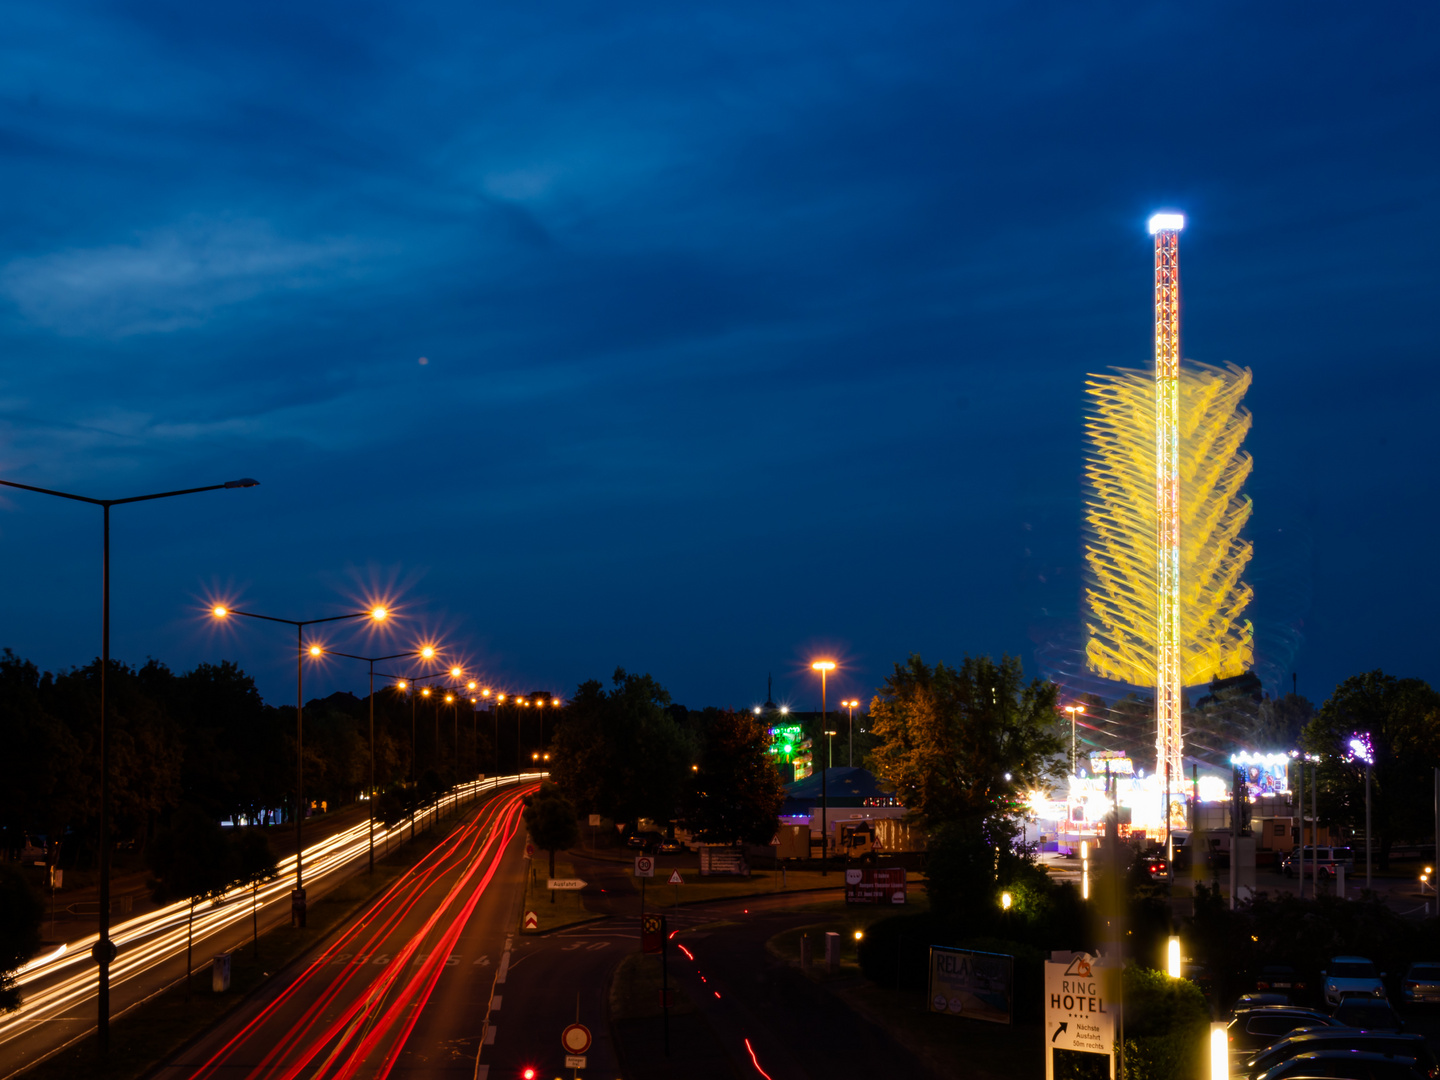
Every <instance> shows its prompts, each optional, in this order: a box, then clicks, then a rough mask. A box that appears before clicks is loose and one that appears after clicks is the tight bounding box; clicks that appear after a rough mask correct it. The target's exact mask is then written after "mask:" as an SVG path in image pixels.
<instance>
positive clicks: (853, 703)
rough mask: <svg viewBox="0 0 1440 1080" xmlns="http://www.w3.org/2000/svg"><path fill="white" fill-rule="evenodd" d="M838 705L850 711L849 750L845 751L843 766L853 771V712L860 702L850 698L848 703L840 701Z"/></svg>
mask: <svg viewBox="0 0 1440 1080" xmlns="http://www.w3.org/2000/svg"><path fill="white" fill-rule="evenodd" d="M840 704H841V705H843V706H844V707H845V708H846V709H848V710H849V711H850V749H849V750H848V751H846V755H845V764H846V765H848V766H850V768H852V769H853V768H854V767H855V710H856V709H858V708H859V707H860V702H859V700H858V699H854V698H852V699H851V700H850V701H842V702H840Z"/></svg>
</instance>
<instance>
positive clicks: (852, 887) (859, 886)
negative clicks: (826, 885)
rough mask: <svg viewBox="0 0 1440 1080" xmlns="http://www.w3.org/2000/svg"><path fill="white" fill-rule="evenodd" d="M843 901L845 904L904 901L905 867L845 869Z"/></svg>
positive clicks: (899, 902)
mask: <svg viewBox="0 0 1440 1080" xmlns="http://www.w3.org/2000/svg"><path fill="white" fill-rule="evenodd" d="M845 902H846V903H847V904H903V903H905V868H904V867H903V866H892V867H887V868H886V869H884V870H872V869H863V868H856V869H848V868H847V869H846V871H845Z"/></svg>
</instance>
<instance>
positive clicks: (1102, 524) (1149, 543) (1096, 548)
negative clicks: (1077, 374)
mask: <svg viewBox="0 0 1440 1080" xmlns="http://www.w3.org/2000/svg"><path fill="white" fill-rule="evenodd" d="M1251 379H1252V375H1251V372H1250V371H1249V369H1242V368H1239V367H1236V366H1235V365H1234V364H1227V365H1226V366H1224V367H1212V366H1209V365H1203V364H1194V363H1187V364H1186V365H1184V366H1182V367H1181V368H1180V374H1179V378H1178V386H1177V390H1178V393H1177V399H1178V400H1177V405H1178V409H1177V413H1178V436H1179V440H1178V441H1179V453H1178V472H1179V489H1180V490H1179V495H1180V497H1179V519H1180V520H1179V524H1180V539H1179V573H1178V581H1177V583H1176V587H1177V595H1178V601H1179V623H1180V628H1181V629H1180V637H1179V663H1180V680H1181V683H1182V684H1183V685H1186V686H1193V685H1195V684H1197V683H1203V682H1207V681H1209V680H1210V679H1212V678H1216V677H1220V678H1223V677H1226V676H1229V675H1238V674H1240V673H1241V672H1242V671H1245V670H1246V669H1247V668H1248V667H1249V666H1250V665H1251V663H1252V662H1253V659H1254V630H1253V627H1252V626H1251V624H1250V622H1249V621H1248V620H1246V619H1244V618H1243V614H1244V612H1245V609H1246V608H1247V607H1248V606H1249V604H1250V601H1251V599H1252V597H1253V591H1252V590H1251V588H1250V586H1249V585H1247V584H1245V583H1244V582H1243V581H1241V574H1242V573H1243V572H1244V570H1245V566H1246V564H1247V563H1249V561H1250V556H1251V554H1252V550H1253V549H1252V545H1251V544H1250V542H1249V541H1248V540H1246V539H1244V538H1243V537H1242V536H1241V535H1240V534H1241V531H1242V530H1243V529H1244V527H1245V524H1246V522H1248V521H1249V519H1250V512H1251V506H1252V504H1251V501H1250V498H1249V497H1248V496H1247V495H1245V494H1243V492H1242V491H1241V488H1242V487H1243V485H1244V483H1245V480H1246V478H1247V477H1249V475H1250V471H1251V468H1252V465H1253V462H1252V459H1251V457H1250V455H1249V454H1248V453H1246V452H1245V451H1244V450H1242V449H1241V444H1242V443H1243V442H1244V440H1245V436H1246V434H1247V433H1248V432H1249V430H1250V424H1251V418H1250V413H1249V412H1248V411H1247V410H1246V409H1244V408H1242V407H1241V405H1240V402H1241V399H1242V398H1243V397H1244V396H1245V391H1246V390H1248V389H1249V387H1250V383H1251ZM1086 393H1087V395H1088V396H1089V399H1090V408H1091V412H1090V416H1089V418H1088V420H1087V422H1086V434H1087V437H1088V440H1089V442H1090V452H1089V455H1088V458H1087V460H1086V465H1085V477H1086V482H1087V485H1088V487H1089V489H1090V494H1089V497H1088V499H1087V500H1086V513H1085V525H1086V532H1087V540H1086V545H1085V548H1086V550H1085V560H1086V563H1087V564H1088V570H1089V581H1088V583H1087V587H1086V590H1085V599H1086V607H1087V609H1088V611H1087V620H1086V629H1087V641H1086V645H1085V659H1086V663H1087V665H1088V666H1089V668H1090V670H1092V671H1094V672H1095V673H1097V674H1099V675H1102V676H1104V677H1105V678H1107V679H1114V680H1116V681H1118V682H1124V683H1130V684H1133V685H1136V686H1154V685H1155V682H1156V677H1157V656H1156V653H1157V643H1159V642H1161V641H1162V637H1163V635H1162V633H1161V630H1162V628H1161V626H1160V625H1159V618H1160V611H1159V605H1157V603H1156V595H1157V591H1158V587H1159V586H1158V581H1157V574H1158V568H1159V567H1160V563H1161V560H1160V557H1159V551H1158V537H1159V527H1160V522H1159V516H1158V511H1157V506H1156V503H1157V500H1156V472H1157V469H1156V451H1155V430H1156V419H1155V408H1156V394H1157V388H1156V379H1155V376H1154V374H1153V373H1152V372H1149V371H1137V370H1126V369H1115V370H1113V372H1112V373H1110V374H1106V375H1092V376H1091V377H1090V378H1089V380H1088V381H1087V383H1086Z"/></svg>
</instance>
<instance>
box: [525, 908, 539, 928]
mask: <svg viewBox="0 0 1440 1080" xmlns="http://www.w3.org/2000/svg"><path fill="white" fill-rule="evenodd" d="M525 929H526V930H539V929H540V917H539V916H538V915H536V914H535V912H533V911H527V912H525Z"/></svg>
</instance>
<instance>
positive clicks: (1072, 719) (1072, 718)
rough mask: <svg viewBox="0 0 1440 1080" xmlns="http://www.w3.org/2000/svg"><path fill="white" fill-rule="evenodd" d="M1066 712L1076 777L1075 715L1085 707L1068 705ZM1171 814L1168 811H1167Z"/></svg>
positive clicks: (1071, 757)
mask: <svg viewBox="0 0 1440 1080" xmlns="http://www.w3.org/2000/svg"><path fill="white" fill-rule="evenodd" d="M1065 711H1066V712H1068V713H1069V714H1070V775H1071V776H1074V775H1075V714H1076V713H1079V714H1080V715H1081V716H1083V715H1084V714H1085V706H1084V705H1066V706H1065ZM1166 812H1167V813H1168V812H1169V811H1168V810H1167V811H1166Z"/></svg>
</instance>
